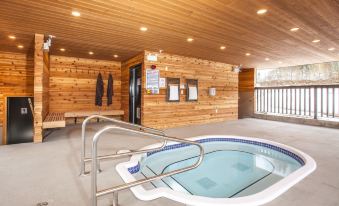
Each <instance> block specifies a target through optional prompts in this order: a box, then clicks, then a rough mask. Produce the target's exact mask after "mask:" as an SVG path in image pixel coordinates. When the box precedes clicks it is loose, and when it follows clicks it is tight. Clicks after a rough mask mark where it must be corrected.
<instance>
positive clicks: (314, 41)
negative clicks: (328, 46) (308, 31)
mask: <svg viewBox="0 0 339 206" xmlns="http://www.w3.org/2000/svg"><path fill="white" fill-rule="evenodd" d="M312 42H313V43H318V42H320V40H319V39H315V40H313V41H312Z"/></svg>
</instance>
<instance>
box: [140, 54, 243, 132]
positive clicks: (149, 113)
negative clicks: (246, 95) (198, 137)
mask: <svg viewBox="0 0 339 206" xmlns="http://www.w3.org/2000/svg"><path fill="white" fill-rule="evenodd" d="M150 53H151V54H156V55H157V56H158V61H157V62H149V61H147V58H146V56H147V55H148V54H150ZM153 64H154V65H156V66H157V69H159V70H160V77H163V78H165V77H172V78H180V82H181V84H183V83H186V79H197V80H198V81H199V88H198V94H199V96H198V101H197V102H186V91H184V94H182V95H180V102H167V101H166V88H161V89H160V94H158V95H150V94H147V93H146V90H145V87H146V85H145V81H143V84H142V85H143V86H142V88H143V93H142V94H143V104H142V124H143V125H145V126H150V127H155V128H170V127H177V126H184V125H185V126H186V125H191V124H203V123H211V122H220V121H225V120H231V119H237V118H238V73H235V72H233V71H232V65H230V64H225V63H220V62H213V61H208V60H202V59H197V58H190V57H184V56H178V55H172V54H167V53H156V52H150V51H146V52H145V61H144V69H143V79H145V70H146V69H147V68H150V67H151V65H153ZM209 87H215V88H216V89H217V94H216V96H214V97H210V96H209V95H208V88H209Z"/></svg>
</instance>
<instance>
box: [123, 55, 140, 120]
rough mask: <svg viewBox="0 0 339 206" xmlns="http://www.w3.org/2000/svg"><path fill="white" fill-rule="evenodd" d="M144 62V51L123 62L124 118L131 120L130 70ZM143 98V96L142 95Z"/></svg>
mask: <svg viewBox="0 0 339 206" xmlns="http://www.w3.org/2000/svg"><path fill="white" fill-rule="evenodd" d="M143 63H144V52H142V53H140V54H139V55H136V56H135V57H133V58H131V59H129V60H127V61H125V62H122V64H121V73H122V75H121V88H122V90H121V107H122V109H123V110H124V120H125V121H129V71H130V68H131V67H132V66H135V65H138V64H143ZM141 98H143V97H141Z"/></svg>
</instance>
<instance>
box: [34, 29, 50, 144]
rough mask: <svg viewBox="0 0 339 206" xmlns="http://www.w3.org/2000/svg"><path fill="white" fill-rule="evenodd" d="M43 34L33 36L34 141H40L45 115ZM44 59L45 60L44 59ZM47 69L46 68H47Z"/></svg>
mask: <svg viewBox="0 0 339 206" xmlns="http://www.w3.org/2000/svg"><path fill="white" fill-rule="evenodd" d="M43 44H44V35H43V34H35V36H34V115H33V116H34V137H33V141H34V142H35V143H39V142H42V139H43V136H42V123H43V121H44V118H45V116H44V115H46V113H47V112H46V108H45V107H44V102H46V100H44V96H45V95H44V89H45V88H44V86H47V85H45V84H44V79H46V78H48V76H46V75H47V74H44V72H45V70H46V69H45V68H44V67H46V66H47V64H45V63H46V61H47V59H46V58H45V57H44V51H43ZM45 60H46V61H45ZM47 70H48V68H47Z"/></svg>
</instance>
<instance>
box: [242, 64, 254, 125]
mask: <svg viewBox="0 0 339 206" xmlns="http://www.w3.org/2000/svg"><path fill="white" fill-rule="evenodd" d="M254 75H255V70H254V69H242V70H241V72H240V73H239V118H246V117H251V116H253V114H254Z"/></svg>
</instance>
